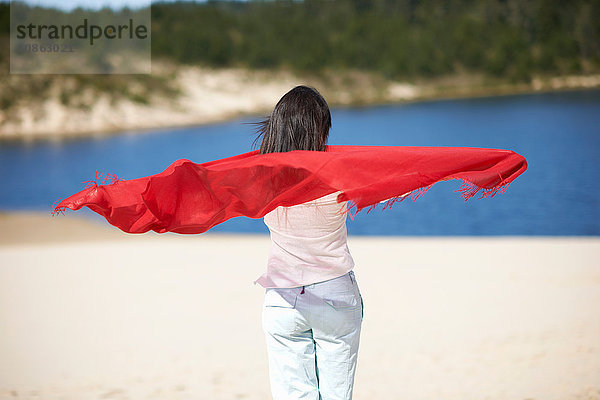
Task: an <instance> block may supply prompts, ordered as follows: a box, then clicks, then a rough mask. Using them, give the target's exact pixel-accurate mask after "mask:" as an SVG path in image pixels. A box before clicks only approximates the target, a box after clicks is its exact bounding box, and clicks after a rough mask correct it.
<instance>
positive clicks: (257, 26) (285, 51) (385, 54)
mask: <svg viewBox="0 0 600 400" xmlns="http://www.w3.org/2000/svg"><path fill="white" fill-rule="evenodd" d="M599 21H600V1H598V0H570V1H560V0H527V1H525V0H422V1H417V0H333V1H327V0H325V1H324V0H318V1H316V0H305V1H250V2H222V1H212V2H208V3H189V2H180V3H174V4H173V3H155V4H153V6H152V51H153V53H152V54H153V56H154V57H156V56H158V57H168V58H172V59H174V60H177V61H178V62H182V63H202V64H206V65H210V66H215V67H220V66H243V67H249V68H272V67H275V68H277V67H285V68H292V69H295V70H301V71H318V70H320V69H323V68H331V69H335V68H358V69H362V70H367V71H374V72H379V73H381V74H382V75H384V76H386V77H388V78H395V79H398V78H411V77H431V76H439V75H445V74H452V73H455V72H457V71H462V72H464V71H467V72H469V71H473V72H481V73H484V74H487V75H491V76H497V77H506V78H508V79H510V80H513V81H526V80H528V79H530V78H531V76H532V74H534V73H539V74H576V73H589V72H595V71H598V69H599V65H600V23H599Z"/></svg>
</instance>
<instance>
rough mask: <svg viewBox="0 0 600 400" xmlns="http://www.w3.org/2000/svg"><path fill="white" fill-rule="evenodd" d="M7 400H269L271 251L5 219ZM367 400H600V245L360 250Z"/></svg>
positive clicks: (469, 241) (426, 244) (247, 240)
mask: <svg viewBox="0 0 600 400" xmlns="http://www.w3.org/2000/svg"><path fill="white" fill-rule="evenodd" d="M0 228H1V229H0V232H1V233H0V355H1V356H0V398H1V399H16V398H19V399H22V398H25V399H44V400H54V399H64V400H71V399H73V400H80V399H268V398H270V394H269V388H268V375H267V374H268V371H267V360H266V350H265V346H264V340H263V336H262V331H261V326H260V313H261V304H262V294H263V290H262V289H261V288H260V287H258V286H255V285H253V284H252V282H253V280H254V279H256V278H257V277H258V276H259V275H260V274H261V273H262V272H263V268H264V264H265V259H266V255H267V251H268V246H269V239H268V237H266V236H261V235H257V236H250V235H247V236H237V235H217V234H205V235H197V236H181V235H137V236H135V235H126V234H122V233H120V232H118V231H117V230H114V229H111V228H107V227H106V226H104V225H95V224H92V223H90V222H87V221H82V220H79V219H78V218H74V217H71V216H67V217H60V218H54V219H52V218H50V217H47V216H40V215H2V216H0ZM349 245H350V249H351V251H352V252H353V255H354V258H355V261H356V264H357V266H356V269H355V272H356V276H357V279H358V282H359V285H360V288H361V292H362V294H363V297H364V302H365V319H364V325H363V334H362V338H361V349H360V353H359V364H358V369H357V376H356V389H355V399H358V400H360V399H411V400H413V399H432V400H433V399H449V400H451V399H457V400H459V399H460V400H468V399H498V400H500V399H501V400H511V399H515V400H517V399H518V400H523V399H543V400H553V399H556V400H559V399H560V400H563V399H600V307H598V304H600V262H599V260H600V239H599V238H377V237H352V238H350V242H349Z"/></svg>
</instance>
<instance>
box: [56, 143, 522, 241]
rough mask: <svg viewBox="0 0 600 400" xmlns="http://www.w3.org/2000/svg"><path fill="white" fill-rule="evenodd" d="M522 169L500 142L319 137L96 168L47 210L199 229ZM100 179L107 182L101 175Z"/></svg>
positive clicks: (494, 179)
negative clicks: (283, 148) (135, 174)
mask: <svg viewBox="0 0 600 400" xmlns="http://www.w3.org/2000/svg"><path fill="white" fill-rule="evenodd" d="M526 169H527V162H526V161H525V158H524V157H523V156H520V155H518V154H516V153H514V152H512V151H509V150H495V149H479V148H465V147H388V146H328V147H327V151H324V152H319V151H291V152H287V153H269V154H258V151H252V152H249V153H244V154H240V155H237V156H234V157H229V158H224V159H221V160H215V161H210V162H206V163H203V164H195V163H193V162H191V161H189V160H178V161H175V162H174V163H173V164H171V165H170V166H169V167H168V168H167V169H166V170H164V171H163V172H161V173H159V174H156V175H151V176H148V177H144V178H138V179H132V180H127V181H125V180H120V179H118V178H117V177H116V176H111V177H110V179H105V180H104V182H102V184H98V177H96V180H95V181H93V182H89V183H88V187H86V188H85V189H84V190H82V191H81V192H79V193H76V194H74V195H72V196H71V197H68V198H67V199H65V200H62V201H61V202H60V203H59V204H58V205H57V206H56V207H55V208H54V213H59V212H62V211H64V210H65V209H66V208H70V209H72V210H78V209H80V208H81V207H83V206H86V207H89V208H90V209H91V210H92V211H94V212H97V213H98V214H100V215H102V216H104V217H105V218H106V220H107V221H108V222H109V223H110V224H112V225H114V226H116V227H118V228H120V229H121V230H123V231H125V232H129V233H143V232H147V231H149V230H153V231H155V232H158V233H164V232H177V233H201V232H205V231H207V230H208V229H210V228H212V227H213V226H215V225H217V224H220V223H221V222H224V221H226V220H228V219H230V218H233V217H238V216H246V217H250V218H260V217H263V216H264V215H265V214H266V213H268V212H270V211H272V210H274V209H275V208H276V207H278V206H293V205H297V204H301V203H304V202H307V201H310V200H314V199H317V198H319V197H322V196H325V195H327V194H331V193H334V192H337V191H341V192H342V193H340V194H339V195H338V202H342V201H346V200H350V201H351V202H352V203H353V204H354V206H356V212H358V211H360V210H361V209H363V208H365V207H368V206H372V207H375V206H376V205H377V204H378V203H381V202H384V201H387V203H386V205H385V206H384V208H387V207H389V206H391V205H392V204H393V203H394V202H395V201H398V200H404V199H405V198H407V197H412V198H413V200H416V198H417V197H419V196H421V195H422V194H423V193H425V191H427V189H429V188H430V187H431V186H432V185H433V184H434V183H436V182H440V181H445V180H449V179H461V180H463V185H462V186H461V188H460V189H459V190H458V191H460V192H461V196H462V197H463V198H464V199H465V200H468V199H469V198H471V197H473V196H474V195H475V194H477V192H479V191H481V192H482V196H481V197H487V196H489V195H492V196H493V195H495V194H496V193H497V192H498V191H501V192H504V191H505V190H506V189H507V188H508V185H509V184H510V183H511V182H512V181H513V180H514V179H515V178H516V177H517V176H519V175H520V174H521V173H523V172H524V171H525V170H526ZM108 180H111V182H109V183H107V181H108Z"/></svg>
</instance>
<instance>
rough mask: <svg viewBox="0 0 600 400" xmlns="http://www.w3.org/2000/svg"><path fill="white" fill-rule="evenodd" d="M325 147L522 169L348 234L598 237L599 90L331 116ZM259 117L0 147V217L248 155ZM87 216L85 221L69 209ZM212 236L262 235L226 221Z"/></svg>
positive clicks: (239, 221) (368, 219) (432, 196)
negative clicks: (101, 185) (474, 158)
mask: <svg viewBox="0 0 600 400" xmlns="http://www.w3.org/2000/svg"><path fill="white" fill-rule="evenodd" d="M332 117H333V128H332V131H331V136H330V143H331V144H357V145H398V146H467V147H485V148H501V149H510V150H513V151H516V152H517V153H519V154H521V155H523V156H525V158H526V159H527V161H528V164H529V169H528V170H527V171H526V172H525V173H524V174H523V175H521V176H520V177H519V178H517V180H516V181H515V182H513V183H512V185H511V186H510V187H509V189H508V190H507V191H506V193H504V194H498V195H496V196H495V197H493V198H487V199H481V200H479V199H478V198H473V199H471V200H469V201H467V202H465V201H464V200H463V199H462V198H461V197H460V196H459V195H458V193H454V190H456V189H458V187H459V185H460V182H459V181H449V182H441V183H438V184H436V185H434V186H433V187H432V188H431V189H430V190H429V191H428V192H427V193H426V194H425V196H423V197H421V198H419V199H418V200H417V201H416V202H412V201H409V200H407V201H404V202H402V203H397V204H396V205H394V207H392V209H391V210H385V211H382V210H380V209H376V210H374V211H371V212H370V213H368V214H367V213H366V211H363V212H361V213H359V214H358V215H357V216H356V218H355V219H354V221H350V220H349V221H348V231H349V233H350V234H358V235H599V234H600V161H599V156H600V91H597V90H595V91H577V92H562V93H549V94H533V95H517V96H502V97H490V98H479V99H467V100H445V101H431V102H423V103H413V104H406V105H389V106H375V107H364V108H343V109H333V110H332ZM258 119H260V117H255V118H253V117H246V118H243V119H239V120H235V121H231V122H227V123H219V124H213V125H205V126H196V127H188V128H177V129H162V130H157V131H154V132H150V133H146V134H137V133H123V134H121V135H117V136H111V137H106V138H98V139H94V138H90V139H81V140H73V141H65V142H58V143H32V144H13V143H11V144H0V180H1V182H2V189H1V192H0V194H1V195H0V211H10V210H35V211H40V210H41V211H48V213H50V211H51V206H52V204H53V203H54V201H56V200H57V199H58V198H60V197H67V196H68V195H71V194H73V193H75V192H77V191H79V190H81V189H82V188H83V186H84V185H83V184H82V183H81V182H82V181H86V180H89V179H93V178H94V176H95V174H96V171H99V172H103V173H107V172H109V173H118V175H119V177H121V178H123V179H133V178H136V177H140V176H145V175H151V174H154V173H157V172H160V171H162V170H163V169H164V168H166V166H167V165H169V164H170V163H171V162H173V161H175V160H176V159H180V158H187V159H190V160H192V161H195V162H205V161H209V160H213V159H217V158H223V157H227V156H231V155H234V154H238V153H242V152H246V151H249V150H250V149H251V144H252V141H253V139H254V132H253V128H252V126H251V125H247V124H246V122H254V121H257V120H258ZM77 212H78V213H81V214H83V215H89V216H91V215H92V213H91V212H81V211H77ZM212 231H220V232H224V231H226V232H267V230H266V227H265V226H264V224H263V222H262V220H260V219H259V220H252V219H248V218H234V219H232V220H230V221H228V222H226V223H224V224H222V225H219V226H217V227H215V228H213V230H212Z"/></svg>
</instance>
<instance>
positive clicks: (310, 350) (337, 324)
mask: <svg viewBox="0 0 600 400" xmlns="http://www.w3.org/2000/svg"><path fill="white" fill-rule="evenodd" d="M330 128H331V114H330V112H329V107H328V106H327V102H326V101H325V99H324V98H323V97H322V96H321V95H320V94H319V93H318V92H317V91H316V90H315V89H313V88H310V87H306V86H297V87H295V88H293V89H292V90H290V91H289V92H288V93H286V94H285V95H284V96H283V97H282V98H281V100H279V102H278V103H277V105H276V106H275V109H274V110H273V113H272V114H271V116H270V117H269V118H267V119H266V120H265V121H262V122H260V123H259V129H258V132H259V136H258V137H259V138H260V137H261V136H262V143H261V146H260V152H261V153H273V152H287V151H292V150H312V151H326V143H327V138H328V136H329V130H330ZM336 197H337V193H332V194H329V195H327V196H324V197H322V198H320V199H317V200H315V201H312V202H308V203H304V204H300V205H296V206H292V207H278V208H276V209H275V210H273V211H271V212H270V213H268V214H266V215H265V216H264V222H265V224H266V225H267V226H268V228H269V230H270V232H271V251H270V254H269V259H268V263H267V271H266V273H265V274H263V275H262V276H261V277H260V278H259V279H258V280H257V281H256V282H257V283H259V284H260V285H262V286H263V287H265V288H266V293H265V302H264V306H263V320H262V323H263V329H264V331H265V336H266V342H267V351H268V358H269V373H270V381H271V391H272V394H273V399H274V400H283V399H285V400H291V399H315V400H318V399H322V400H330V399H332V400H333V399H351V398H352V389H353V383H354V373H355V370H356V360H357V352H358V343H359V338H360V328H361V323H362V315H363V305H362V298H361V295H360V291H359V289H358V285H357V283H356V279H355V277H354V273H353V271H352V268H353V266H354V261H353V260H352V256H351V255H350V252H349V250H348V246H347V243H346V206H347V205H346V203H341V204H340V203H337V201H336Z"/></svg>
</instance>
